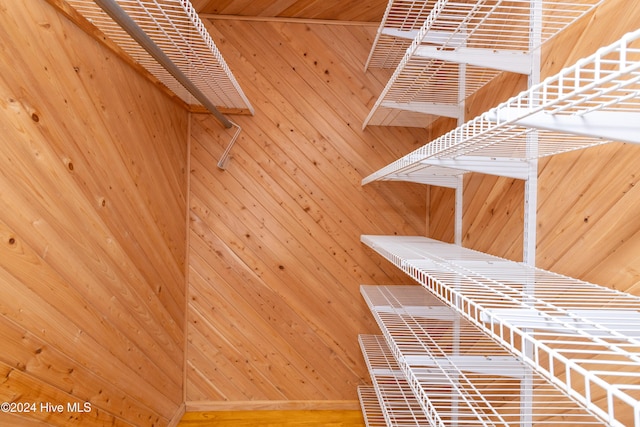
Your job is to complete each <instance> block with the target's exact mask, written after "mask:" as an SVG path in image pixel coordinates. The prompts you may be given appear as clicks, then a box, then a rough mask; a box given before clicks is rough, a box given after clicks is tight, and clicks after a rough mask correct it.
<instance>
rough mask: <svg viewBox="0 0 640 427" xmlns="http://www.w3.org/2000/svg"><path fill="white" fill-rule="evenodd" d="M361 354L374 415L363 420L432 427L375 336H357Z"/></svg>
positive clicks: (400, 426) (393, 425)
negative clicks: (373, 405) (373, 402)
mask: <svg viewBox="0 0 640 427" xmlns="http://www.w3.org/2000/svg"><path fill="white" fill-rule="evenodd" d="M358 341H359V342H360V348H361V349H362V354H363V356H364V359H365V361H366V363H367V367H368V369H369V372H370V374H371V380H372V382H373V384H374V385H373V392H374V395H373V396H372V397H370V399H371V400H372V401H373V400H374V399H375V401H376V403H377V404H378V405H379V406H378V412H374V411H371V409H369V411H368V412H367V415H368V416H367V419H368V420H369V421H374V418H373V417H371V415H375V420H378V421H379V420H380V417H381V418H382V424H381V425H383V426H389V427H419V426H430V425H433V424H431V422H430V421H429V419H428V418H427V417H426V416H425V414H424V412H423V410H422V407H421V406H420V405H419V404H418V401H417V400H416V397H415V395H414V394H413V391H412V390H411V387H409V384H408V383H407V380H406V379H405V377H404V374H403V373H402V371H401V370H400V367H399V366H398V364H397V363H396V361H395V360H394V358H393V355H392V354H391V352H389V349H388V347H387V345H386V344H385V342H384V339H383V338H382V337H380V336H376V335H360V336H359V337H358Z"/></svg>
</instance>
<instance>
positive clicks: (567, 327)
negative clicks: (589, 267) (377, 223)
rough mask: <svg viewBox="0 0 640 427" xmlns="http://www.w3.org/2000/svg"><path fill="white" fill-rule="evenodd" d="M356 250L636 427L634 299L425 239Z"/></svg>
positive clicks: (639, 392) (595, 408)
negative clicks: (374, 255) (370, 253)
mask: <svg viewBox="0 0 640 427" xmlns="http://www.w3.org/2000/svg"><path fill="white" fill-rule="evenodd" d="M362 241H363V242H364V243H365V244H366V245H368V246H369V247H371V248H372V249H374V250H375V251H376V252H378V253H379V254H380V255H382V256H383V257H385V258H386V259H388V260H389V261H390V262H392V263H393V264H394V265H396V266H397V267H398V268H400V269H401V270H402V271H404V272H405V273H407V274H408V275H409V276H410V277H412V278H413V279H415V280H416V281H417V282H419V283H420V284H422V285H423V286H424V287H426V288H427V289H428V290H430V291H431V292H432V293H433V294H434V295H435V296H437V297H438V298H440V299H441V300H442V301H444V302H445V303H447V304H448V305H449V306H450V307H452V308H453V309H455V311H456V312H457V313H459V314H461V315H462V316H463V317H464V318H465V319H466V320H468V321H469V322H470V323H472V324H473V325H475V326H477V327H478V328H479V329H480V330H482V331H483V332H484V333H485V334H487V335H488V336H489V337H491V338H493V339H494V340H495V341H496V342H497V343H499V344H500V345H501V346H503V347H504V348H506V349H507V350H509V351H510V352H511V353H512V354H514V355H515V356H517V357H518V358H520V359H522V360H523V361H524V362H525V363H526V364H527V365H529V366H531V367H532V368H533V369H534V370H535V371H536V372H538V373H540V374H541V375H543V376H544V377H546V378H547V379H549V380H550V381H551V382H552V383H553V384H555V385H556V386H557V387H559V388H560V389H562V390H563V391H564V392H565V393H566V394H567V395H569V396H570V397H572V398H573V399H575V400H576V401H578V402H580V403H581V404H582V405H583V406H584V407H585V408H587V409H588V410H589V411H590V412H592V413H594V414H596V415H597V416H598V418H599V419H601V420H603V421H604V422H606V423H607V425H609V426H613V427H623V426H625V427H628V426H635V427H638V426H640V298H638V297H636V296H633V295H630V294H626V293H623V292H618V291H615V290H613V289H609V288H606V287H602V286H598V285H595V284H591V283H588V282H583V281H580V280H576V279H573V278H569V277H566V276H562V275H559V274H555V273H551V272H548V271H545V270H541V269H538V268H535V267H532V266H528V265H525V264H522V263H516V262H513V261H508V260H505V259H502V258H499V257H494V256H491V255H488V254H484V253H481V252H477V251H473V250H470V249H466V248H462V247H460V246H458V245H452V244H448V243H443V242H439V241H437V240H432V239H429V238H426V237H398V236H362Z"/></svg>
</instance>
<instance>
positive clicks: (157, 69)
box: [67, 0, 254, 114]
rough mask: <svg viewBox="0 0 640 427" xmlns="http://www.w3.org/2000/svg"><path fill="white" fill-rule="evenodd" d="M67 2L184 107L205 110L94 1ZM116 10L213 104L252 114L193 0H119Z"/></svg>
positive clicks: (249, 105) (74, 0)
mask: <svg viewBox="0 0 640 427" xmlns="http://www.w3.org/2000/svg"><path fill="white" fill-rule="evenodd" d="M67 2H68V3H69V4H70V5H71V6H72V7H73V8H74V9H75V10H76V11H77V12H78V13H80V15H82V16H83V17H84V18H86V19H87V20H88V21H89V22H91V23H92V24H93V25H94V26H95V27H96V28H98V29H99V30H100V31H102V32H103V33H104V34H105V35H106V36H107V37H108V38H109V39H111V40H112V41H113V42H114V43H116V44H117V45H118V46H119V47H120V48H122V50H123V51H124V52H126V53H127V55H129V56H130V57H131V59H133V60H134V61H135V62H137V63H138V64H140V65H141V66H142V67H144V68H145V69H146V70H147V71H149V72H150V73H151V74H152V75H153V76H155V77H156V78H157V79H158V80H160V81H161V82H162V83H163V84H164V85H165V86H166V87H167V88H168V89H169V90H171V91H172V92H173V93H174V94H176V95H177V96H178V97H179V98H180V99H182V100H183V101H184V102H185V103H187V104H188V105H201V104H200V102H199V101H198V100H197V99H195V98H194V97H193V96H192V95H191V94H190V93H189V91H188V90H187V89H186V88H184V87H183V86H182V85H181V84H180V83H179V82H178V81H177V80H176V79H175V78H174V77H173V76H172V75H171V74H170V73H169V72H168V71H167V70H166V69H165V68H164V67H163V66H162V65H160V64H159V63H158V62H157V61H156V60H155V59H154V58H153V57H152V56H151V55H150V54H149V53H147V51H146V50H145V49H144V48H143V47H142V46H140V45H139V44H138V43H137V42H136V41H135V40H134V39H133V38H132V37H131V36H130V35H129V34H127V32H126V31H125V30H123V29H122V27H120V25H118V24H117V23H116V22H114V20H113V19H111V18H110V17H109V16H108V15H107V14H106V13H105V12H104V11H103V10H102V9H101V8H100V6H98V5H97V4H96V3H95V2H94V1H93V0H67ZM118 5H119V6H120V7H121V8H122V9H123V10H124V11H125V12H126V13H127V15H129V16H130V17H131V18H132V19H133V20H134V21H135V23H136V24H137V25H138V26H139V27H140V28H141V29H142V30H143V31H144V33H146V34H147V35H148V36H149V37H150V38H151V39H152V40H153V42H154V43H155V44H156V45H157V46H158V47H159V48H160V49H161V50H162V51H163V52H164V53H165V54H166V55H167V56H168V57H169V59H170V60H171V61H172V62H173V63H174V64H175V65H176V66H177V67H178V69H180V71H182V73H183V74H185V75H186V76H187V77H188V78H189V80H190V81H191V82H192V83H193V84H194V85H195V86H196V87H197V88H198V89H199V90H200V91H201V92H202V93H203V94H204V95H205V96H206V97H207V98H208V99H209V101H211V103H212V104H213V105H215V106H216V107H220V108H226V109H230V110H247V111H249V112H250V113H251V114H253V113H254V109H253V107H252V106H251V103H250V102H249V101H248V99H247V97H246V96H245V94H244V92H243V91H242V89H241V88H240V85H239V84H238V82H237V81H236V79H235V77H234V75H233V74H232V72H231V70H230V69H229V67H228V65H227V63H226V62H225V60H224V58H223V57H222V55H221V54H220V51H219V50H218V48H217V47H216V45H215V43H214V42H213V40H212V39H211V36H210V35H209V33H208V31H207V29H206V28H205V26H204V24H203V23H202V21H201V20H200V18H199V17H198V14H197V13H196V11H195V9H194V8H193V6H192V5H191V3H190V2H189V0H163V1H162V2H158V1H155V0H118Z"/></svg>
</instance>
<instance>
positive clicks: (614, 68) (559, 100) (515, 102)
mask: <svg viewBox="0 0 640 427" xmlns="http://www.w3.org/2000/svg"><path fill="white" fill-rule="evenodd" d="M638 95H640V30H638V31H635V32H632V33H629V34H626V35H625V36H624V37H623V38H622V39H620V40H619V41H617V42H616V43H613V44H612V45H610V46H607V47H604V48H601V49H600V50H598V51H597V52H596V53H595V54H593V55H591V56H589V57H587V58H584V59H582V60H580V61H578V62H577V63H576V64H575V65H573V66H571V67H568V68H566V69H564V70H563V71H561V72H560V73H558V74H557V75H555V76H553V77H550V78H548V79H546V80H545V81H543V82H541V83H540V84H538V85H535V86H533V87H532V88H530V89H529V90H526V91H524V92H522V93H520V94H519V95H517V96H515V97H513V98H511V99H509V100H508V101H506V102H504V103H502V104H500V105H498V106H497V107H495V108H493V109H491V110H489V111H487V112H486V113H484V114H482V115H481V116H479V117H476V118H475V119H473V120H471V121H469V122H467V123H465V124H463V125H461V126H459V127H457V128H456V129H454V130H452V131H450V132H449V133H447V134H445V135H443V136H441V137H439V138H437V139H435V140H433V141H432V142H430V143H428V144H426V145H424V146H422V147H420V148H419V149H417V150H415V151H413V152H411V153H409V154H407V155H406V156H404V157H402V158H400V159H398V160H396V161H395V162H393V163H391V164H389V165H387V166H386V167H384V168H382V169H380V170H378V171H377V172H375V173H373V174H371V175H369V176H368V177H366V178H365V179H364V180H363V181H362V183H363V184H366V183H369V182H372V181H376V180H403V181H414V182H421V180H422V181H424V180H425V179H427V178H426V177H428V176H430V175H434V174H435V175H440V174H441V173H442V172H441V169H442V168H443V167H447V168H452V169H457V170H458V172H450V174H456V173H457V174H460V173H464V172H466V171H476V172H483V173H489V174H495V175H501V176H509V177H514V178H519V179H526V177H527V174H526V169H527V161H528V160H531V159H535V158H542V157H546V156H551V155H555V154H559V153H563V152H567V151H572V150H578V149H583V148H587V147H591V146H594V145H599V144H604V143H608V142H611V141H621V142H630V143H640V132H638V131H639V130H640V96H638ZM534 133H535V136H536V138H537V143H535V144H531V143H530V141H531V136H532V135H533V134H534Z"/></svg>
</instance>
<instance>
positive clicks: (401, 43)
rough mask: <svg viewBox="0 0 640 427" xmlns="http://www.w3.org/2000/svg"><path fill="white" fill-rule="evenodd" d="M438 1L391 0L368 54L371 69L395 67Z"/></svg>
mask: <svg viewBox="0 0 640 427" xmlns="http://www.w3.org/2000/svg"><path fill="white" fill-rule="evenodd" d="M435 3H436V0H422V1H411V0H390V1H389V3H388V4H387V9H386V10H385V14H384V16H383V18H382V22H381V23H380V26H379V27H378V32H377V33H376V38H375V40H374V41H373V46H372V47H371V51H370V52H369V57H368V59H367V63H366V65H365V71H366V70H367V69H368V68H369V67H372V68H395V67H396V66H397V65H398V63H399V62H400V60H401V59H402V57H403V56H404V54H405V51H406V50H407V48H408V47H409V46H410V45H411V42H412V41H413V39H414V38H415V36H416V34H417V31H418V29H420V27H421V26H422V23H423V22H424V21H425V20H426V19H427V17H428V16H429V13H431V9H433V5H434V4H435Z"/></svg>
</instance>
